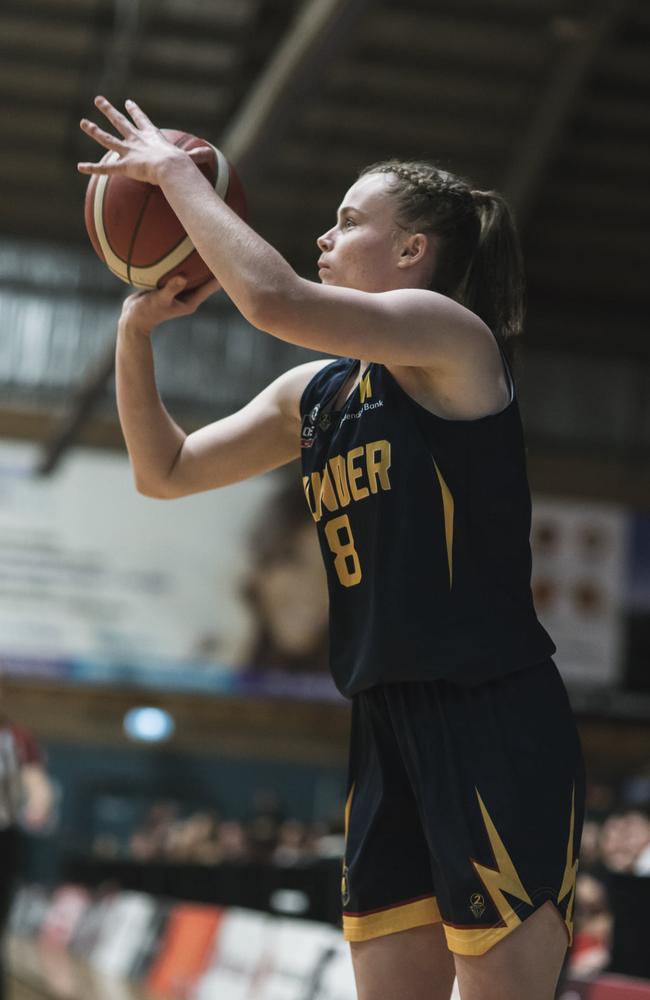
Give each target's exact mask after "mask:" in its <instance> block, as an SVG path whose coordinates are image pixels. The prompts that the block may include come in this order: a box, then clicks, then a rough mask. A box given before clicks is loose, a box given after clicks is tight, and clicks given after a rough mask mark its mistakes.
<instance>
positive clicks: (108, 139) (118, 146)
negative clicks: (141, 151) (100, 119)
mask: <svg viewBox="0 0 650 1000" xmlns="http://www.w3.org/2000/svg"><path fill="white" fill-rule="evenodd" d="M79 125H80V126H81V129H82V131H83V132H85V133H86V135H89V136H90V137H91V139H94V140H95V142H98V143H99V144H100V146H104V148H105V149H110V150H113V151H114V152H116V153H125V152H126V151H127V149H128V147H127V145H126V143H125V142H124V141H123V140H122V139H118V138H117V137H116V136H114V135H111V134H110V132H105V131H104V129H103V128H100V127H99V125H95V123H94V122H91V121H88V119H87V118H82V119H81V121H80V122H79Z"/></svg>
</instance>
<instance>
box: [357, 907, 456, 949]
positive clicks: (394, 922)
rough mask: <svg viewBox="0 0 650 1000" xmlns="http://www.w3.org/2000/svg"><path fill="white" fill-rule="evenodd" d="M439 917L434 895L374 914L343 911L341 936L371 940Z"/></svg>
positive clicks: (437, 919) (436, 920) (435, 922)
mask: <svg viewBox="0 0 650 1000" xmlns="http://www.w3.org/2000/svg"><path fill="white" fill-rule="evenodd" d="M441 920H442V917H441V915H440V910H439V909H438V903H437V902H436V898H435V896H426V897H425V898H424V899H416V900H414V901H413V902H411V903H401V904H398V905H397V906H391V907H389V908H388V909H385V910H377V911H376V912H374V913H359V914H355V915H352V914H347V913H344V914H343V937H344V939H345V940H346V941H370V940H371V939H372V938H376V937H381V936H382V935H384V934H395V933H396V932H397V931H408V930H410V929H411V928H412V927H423V926H424V925H425V924H439V923H440V921H441Z"/></svg>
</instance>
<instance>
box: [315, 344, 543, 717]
mask: <svg viewBox="0 0 650 1000" xmlns="http://www.w3.org/2000/svg"><path fill="white" fill-rule="evenodd" d="M502 356H503V355H502ZM503 359H504V364H505V367H506V371H507V374H508V378H509V383H510V395H511V398H510V402H509V404H508V405H507V406H506V408H505V409H504V410H502V411H500V412H499V413H497V414H494V415H492V416H487V417H481V418H479V419H476V420H448V419H444V418H442V417H438V416H436V415H434V414H433V413H430V412H429V411H428V410H427V409H425V408H424V407H423V406H421V405H420V404H419V403H417V402H416V401H415V400H414V399H412V398H411V397H410V396H409V395H408V393H406V392H405V391H404V389H402V388H401V386H400V385H399V383H398V382H397V380H396V379H395V378H394V377H393V376H392V375H391V373H390V371H389V370H388V369H387V368H386V367H385V366H384V365H381V364H375V363H371V364H370V365H368V367H367V368H366V370H365V372H364V373H363V377H362V379H361V381H360V383H359V385H358V386H357V387H356V389H355V390H354V392H353V393H352V395H351V396H350V397H349V398H348V399H347V400H346V402H345V403H344V405H343V406H342V407H341V409H340V410H338V411H333V410H332V409H331V407H332V405H333V401H334V400H335V399H336V396H337V395H338V393H339V391H340V389H341V387H342V386H343V385H344V384H345V383H346V382H347V380H348V378H349V376H350V375H351V374H352V372H353V371H354V369H355V368H357V367H358V366H359V362H358V361H355V360H354V359H352V358H339V359H337V360H336V361H333V362H332V363H331V364H328V365H326V366H325V367H323V368H322V369H321V370H320V371H319V372H318V373H317V374H316V375H315V376H314V378H313V379H311V381H310V382H309V383H308V385H307V387H306V388H305V391H304V393H303V395H302V398H301V401H300V411H301V418H302V431H301V445H302V447H301V457H302V471H303V486H304V490H305V496H306V499H307V504H308V506H309V509H310V511H311V514H312V516H313V518H314V520H315V521H316V525H317V529H318V536H319V542H320V546H321V550H322V554H323V559H324V561H325V568H326V571H327V580H328V589H329V599H330V611H329V616H330V664H331V669H332V674H333V677H334V681H335V683H336V685H337V687H338V689H339V691H340V692H341V693H342V694H344V695H345V696H346V697H348V698H351V697H352V696H353V695H354V694H356V693H357V692H358V691H361V690H363V689H365V688H368V687H371V686H373V685H375V684H380V683H390V682H395V681H409V680H412V681H421V680H435V679H438V678H446V679H449V680H452V681H457V682H460V683H470V684H474V683H478V682H480V681H483V680H487V679H489V678H492V677H496V676H499V675H502V674H505V673H508V672H510V671H513V670H518V669H521V668H523V667H526V666H532V665H533V664H535V663H538V662H540V661H541V660H543V659H546V658H547V657H549V656H550V655H551V654H552V653H554V652H555V645H554V643H553V641H552V639H551V638H550V636H549V635H548V633H547V632H546V631H545V629H544V628H543V627H542V625H541V624H540V622H539V621H538V619H537V616H536V613H535V609H534V606H533V600H532V595H531V589H530V574H531V552H530V542H529V536H530V524H531V499H530V491H529V486H528V479H527V473H526V459H525V448H524V439H523V429H522V425H521V417H520V413H519V407H518V403H517V399H516V395H515V389H514V382H513V379H512V375H511V373H510V369H509V367H508V364H507V361H506V359H505V357H504V356H503Z"/></svg>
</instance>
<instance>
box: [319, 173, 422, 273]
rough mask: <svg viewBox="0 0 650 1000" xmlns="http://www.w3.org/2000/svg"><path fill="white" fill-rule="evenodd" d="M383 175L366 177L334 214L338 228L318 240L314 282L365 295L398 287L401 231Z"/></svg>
mask: <svg viewBox="0 0 650 1000" xmlns="http://www.w3.org/2000/svg"><path fill="white" fill-rule="evenodd" d="M389 182H390V178H389V176H388V175H386V174H366V175H365V176H364V177H360V178H359V180H358V181H357V182H356V183H355V184H353V185H352V187H351V188H350V190H349V191H348V192H347V194H346V195H345V197H344V199H343V202H342V204H341V207H340V208H339V210H338V212H337V222H336V225H335V226H333V227H332V228H331V229H329V230H328V231H327V232H326V233H323V235H322V236H319V238H318V240H317V241H316V242H317V243H318V248H319V250H320V251H321V256H320V258H319V260H318V268H319V270H318V277H319V278H320V280H321V281H322V283H323V284H324V285H343V286H345V287H347V288H358V289H360V290H361V291H364V292H382V291H388V290H389V289H391V288H394V287H399V285H400V282H399V281H398V280H397V279H398V278H399V277H401V272H400V271H399V269H398V267H397V261H398V260H399V253H400V246H399V240H400V235H403V230H400V228H399V226H398V225H397V220H396V210H397V204H396V201H395V198H394V196H393V195H392V194H391V193H390V192H389V190H388V186H389Z"/></svg>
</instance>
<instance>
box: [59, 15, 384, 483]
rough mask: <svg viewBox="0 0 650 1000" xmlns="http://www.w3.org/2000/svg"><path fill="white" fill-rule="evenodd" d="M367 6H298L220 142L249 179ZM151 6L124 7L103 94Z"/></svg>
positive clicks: (102, 370) (66, 426) (97, 371)
mask: <svg viewBox="0 0 650 1000" xmlns="http://www.w3.org/2000/svg"><path fill="white" fill-rule="evenodd" d="M366 4H367V0H309V2H308V3H306V4H305V5H304V6H303V8H301V11H300V13H299V14H298V16H297V18H296V20H295V21H294V22H293V24H292V25H291V27H290V28H289V30H288V32H287V34H286V36H285V38H284V40H283V41H282V42H281V43H280V45H279V47H278V49H277V51H276V53H275V55H274V56H273V57H272V59H271V60H270V62H269V63H268V65H267V66H266V68H265V69H264V70H263V71H262V73H261V75H260V77H259V78H258V80H257V81H256V82H255V83H254V84H253V87H252V88H251V91H250V93H249V95H248V97H247V99H246V100H245V101H244V103H243V105H242V107H241V109H240V111H239V112H238V113H237V114H236V116H235V118H234V119H233V121H232V122H231V124H230V126H229V128H228V129H227V130H226V132H225V134H224V135H223V137H222V139H221V141H220V146H221V147H222V148H223V150H224V152H225V153H226V155H227V156H228V158H229V159H230V160H232V161H233V162H234V163H236V164H237V167H238V169H239V171H240V172H241V174H242V176H243V177H244V179H245V180H246V181H250V179H251V176H252V175H253V174H255V173H259V172H260V171H261V170H262V169H263V161H264V156H265V154H268V152H269V150H270V149H271V148H272V147H273V145H274V144H275V143H276V142H277V140H278V135H279V134H280V133H281V132H282V130H283V129H284V128H286V125H287V124H288V122H289V120H290V118H291V117H292V116H293V115H295V110H296V106H297V105H298V104H299V103H300V102H302V101H305V100H306V98H307V96H308V95H309V94H311V93H312V92H313V90H314V89H315V88H316V87H317V85H318V83H319V82H320V81H321V80H322V78H323V74H322V72H321V70H322V69H323V68H324V66H325V63H326V62H327V60H328V59H329V58H330V57H331V56H332V54H333V52H334V51H336V50H338V49H340V48H341V46H342V45H343V42H344V40H345V39H346V38H349V37H350V35H351V27H352V25H353V23H354V21H355V20H356V19H357V18H358V17H359V16H360V15H361V14H362V12H363V10H364V9H365V7H366ZM131 5H133V6H131ZM150 9H151V0H138V2H137V3H136V2H135V0H121V2H120V3H119V6H118V10H119V11H121V15H120V18H119V19H118V20H117V21H116V26H115V31H114V35H113V40H112V46H111V51H112V55H111V56H110V57H109V58H108V59H107V62H106V66H105V69H104V72H103V74H102V77H101V84H100V88H99V90H100V93H110V94H111V95H122V96H125V88H126V86H127V82H128V78H129V71H130V65H131V60H132V58H133V53H134V51H135V46H136V42H137V41H138V40H139V38H140V36H141V33H142V29H143V24H144V20H145V14H146V13H148V12H149V11H150ZM114 357H115V348H114V345H113V344H111V347H110V348H109V349H108V351H107V352H106V354H105V355H104V357H103V358H102V359H101V361H100V362H99V364H98V365H97V367H96V368H94V369H93V370H92V371H91V372H90V373H88V374H87V375H86V378H85V379H84V381H83V383H82V384H81V387H80V389H79V392H78V394H77V396H76V398H75V401H74V402H73V405H72V407H71V409H70V413H69V415H68V417H67V418H66V420H65V421H64V423H63V424H62V426H61V427H60V428H59V429H58V430H57V432H56V433H55V434H54V435H53V436H52V438H51V439H50V441H49V442H48V443H47V444H46V446H45V448H44V451H43V455H42V457H41V461H40V463H39V472H40V473H41V474H42V475H47V474H49V473H51V472H52V471H53V470H54V469H55V468H56V466H57V464H58V462H59V460H60V458H61V457H62V455H63V454H64V453H65V451H66V449H67V448H69V447H70V445H71V444H73V443H74V441H75V440H76V438H77V437H78V435H79V433H80V431H81V430H82V428H83V427H84V424H85V423H86V422H87V420H88V419H89V417H90V416H91V414H92V412H93V410H94V409H95V407H96V405H97V403H98V402H99V400H100V399H101V398H102V396H103V394H104V392H105V389H106V385H107V383H108V381H109V379H110V377H111V375H112V374H113V371H114Z"/></svg>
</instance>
